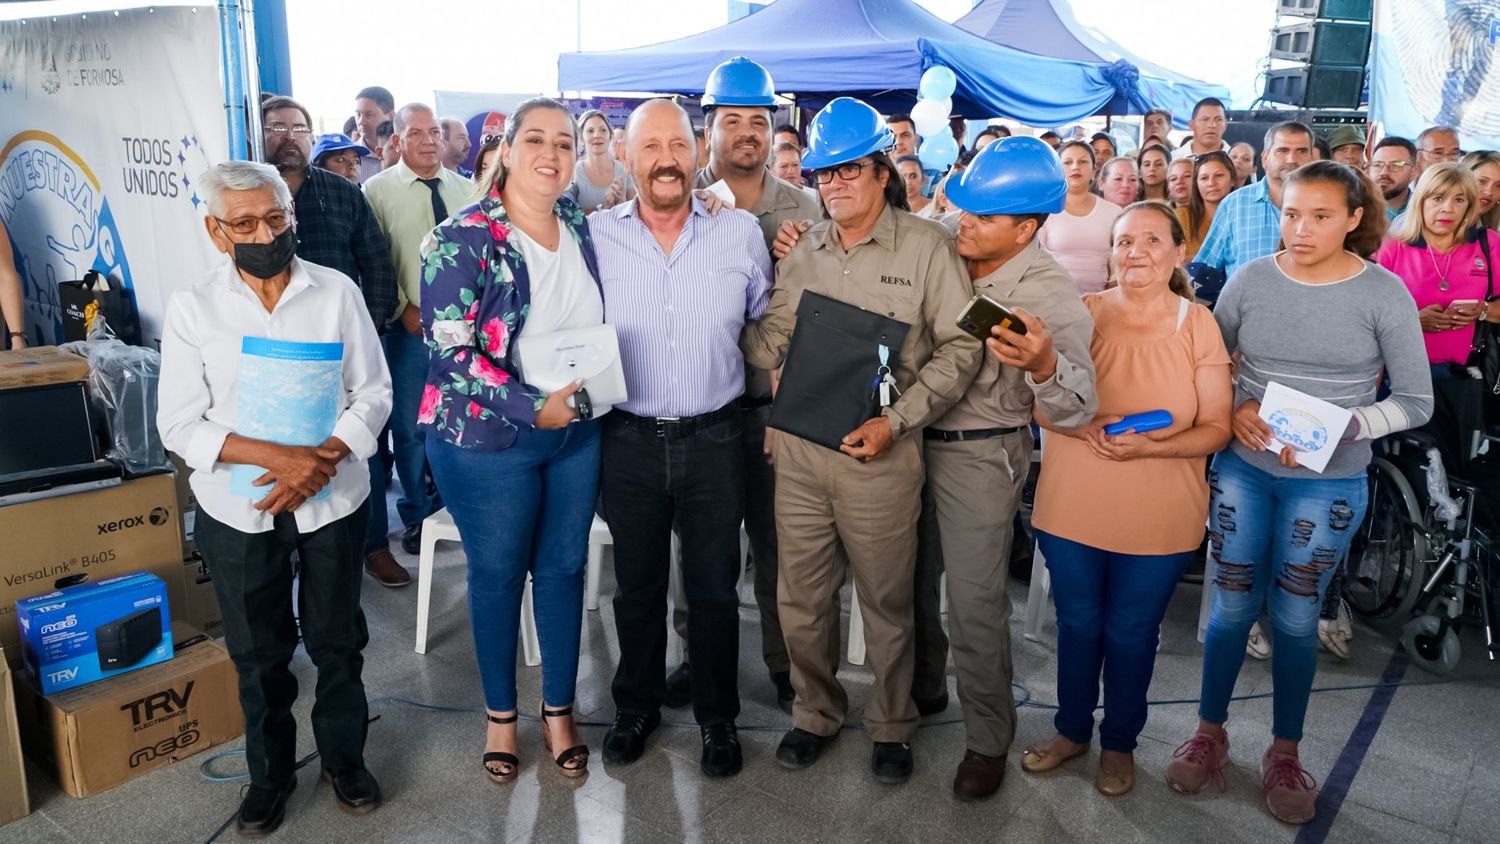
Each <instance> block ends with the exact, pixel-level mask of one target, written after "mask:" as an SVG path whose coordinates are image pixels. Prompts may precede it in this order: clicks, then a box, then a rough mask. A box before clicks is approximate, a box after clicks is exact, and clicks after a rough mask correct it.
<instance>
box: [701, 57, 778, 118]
mask: <svg viewBox="0 0 1500 844" xmlns="http://www.w3.org/2000/svg"><path fill="white" fill-rule="evenodd" d="M701 103H702V105H703V107H704V108H712V107H714V106H756V107H764V108H775V107H776V86H775V85H773V84H771V74H770V72H769V71H767V70H766V69H765V68H763V67H761V66H760V65H759V64H756V63H755V62H753V61H750V60H749V59H747V58H745V57H744V56H735V57H734V58H732V59H730V60H729V61H727V62H724V63H723V64H721V65H719V66H718V67H716V68H714V69H713V71H712V72H711V73H709V74H708V82H707V83H706V84H704V86H703V99H702V101H701Z"/></svg>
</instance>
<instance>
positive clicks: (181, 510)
mask: <svg viewBox="0 0 1500 844" xmlns="http://www.w3.org/2000/svg"><path fill="white" fill-rule="evenodd" d="M167 457H169V458H170V459H171V460H172V468H173V469H175V470H176V472H177V520H178V523H179V524H181V525H182V528H181V529H182V559H183V561H184V562H186V561H188V560H190V559H192V558H193V555H194V554H197V553H198V546H197V545H194V544H193V522H194V519H195V517H196V516H197V514H198V497H197V496H196V495H193V487H192V485H191V484H190V483H189V481H190V480H191V478H192V476H193V470H192V469H189V468H188V465H187V464H186V463H184V462H183V460H182V458H181V457H178V456H177V455H176V454H173V453H172V452H170V451H169V452H167Z"/></svg>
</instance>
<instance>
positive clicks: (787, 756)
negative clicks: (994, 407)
mask: <svg viewBox="0 0 1500 844" xmlns="http://www.w3.org/2000/svg"><path fill="white" fill-rule="evenodd" d="M893 143H894V138H893V136H892V134H891V132H890V130H889V129H888V128H886V125H885V121H884V120H882V119H881V117H880V115H879V114H878V113H876V111H875V110H874V109H873V108H871V107H870V106H869V105H867V104H865V103H863V102H860V101H859V100H855V99H851V98H848V97H840V98H838V99H836V100H834V101H832V102H830V103H829V104H828V105H827V106H826V107H824V109H823V110H822V111H820V112H819V113H818V115H817V116H816V117H815V118H813V121H812V124H811V131H810V133H809V141H808V148H807V152H806V154H805V156H804V158H803V163H804V165H806V166H807V167H808V168H809V169H811V170H812V171H813V172H814V174H815V175H816V177H817V178H816V181H817V183H818V191H819V193H820V195H821V196H822V199H823V204H824V207H825V208H826V209H827V213H828V216H829V218H830V219H828V220H824V221H820V222H818V223H815V224H813V225H812V226H811V227H810V228H809V229H808V230H807V231H806V233H805V234H803V235H802V237H801V238H800V240H799V242H798V244H797V246H796V247H795V248H793V249H792V251H791V252H790V253H789V254H788V255H787V256H786V257H785V258H783V259H782V260H781V262H780V263H779V264H778V265H777V268H776V285H775V287H774V288H773V289H772V291H771V302H770V305H769V306H768V308H767V310H766V314H765V316H764V317H763V318H762V319H761V320H760V322H759V323H755V324H752V325H748V326H746V331H745V335H744V338H743V340H742V345H743V347H744V349H745V352H746V358H747V360H748V361H749V363H751V364H752V365H754V366H759V367H762V368H764V369H776V368H777V367H780V366H781V365H782V364H783V362H786V364H787V371H786V373H785V374H784V376H783V381H782V385H781V388H780V392H779V394H778V399H777V405H776V407H775V408H774V409H773V419H777V418H781V414H782V413H788V414H790V413H791V412H792V411H790V410H786V408H789V407H792V406H793V405H792V402H793V401H799V400H803V401H805V399H803V398H802V394H799V393H798V392H797V391H795V390H790V385H791V380H790V379H791V376H792V371H793V369H794V368H795V367H803V366H805V367H806V368H807V369H808V370H816V369H818V368H819V365H820V362H819V360H816V359H814V360H808V359H806V358H802V357H799V354H800V353H799V352H797V350H796V349H795V348H793V349H792V350H791V351H792V355H791V358H790V359H789V358H788V351H789V347H792V346H793V343H792V337H793V333H794V331H795V332H796V334H797V337H798V340H799V341H800V340H802V339H803V337H804V336H806V337H809V338H813V337H817V338H819V340H818V341H819V342H821V341H822V340H824V339H826V338H827V337H828V336H829V332H834V331H838V330H840V326H837V325H830V324H828V323H827V322H826V321H822V320H823V318H822V317H821V316H820V313H819V312H816V311H815V312H812V313H809V314H808V315H807V317H806V321H804V318H803V317H802V316H801V315H799V308H800V309H802V310H806V303H808V302H813V303H817V302H820V301H821V302H827V303H828V304H829V308H830V314H832V313H834V312H838V313H842V314H845V315H847V314H849V313H854V314H864V315H867V316H868V317H869V319H864V318H863V317H861V318H860V319H861V321H862V322H863V323H864V324H865V325H869V324H870V322H871V320H874V321H875V322H876V324H877V326H878V327H879V328H880V330H881V331H894V332H895V333H896V334H897V335H899V336H900V337H901V340H900V343H899V346H897V347H896V348H895V349H892V348H891V347H889V346H886V345H883V344H878V341H872V342H871V343H870V345H869V347H868V348H866V347H865V346H864V345H863V343H864V342H865V340H866V339H868V337H865V336H861V337H859V338H858V339H857V341H856V346H857V347H858V349H859V350H860V351H861V353H868V354H870V355H871V358H870V359H872V360H873V359H874V357H873V355H874V352H875V351H876V349H878V350H879V358H878V360H879V365H878V369H876V368H875V367H872V368H871V372H873V373H874V378H875V380H874V381H873V382H872V381H871V380H870V379H871V373H870V372H863V371H861V372H847V373H846V372H842V371H839V372H827V371H825V372H821V373H819V377H821V378H829V379H832V380H834V381H839V379H843V381H842V382H840V383H842V385H843V386H845V387H846V388H852V389H849V390H848V392H847V393H845V395H849V394H852V396H853V399H852V404H853V410H854V412H855V413H858V414H866V413H867V412H869V411H870V410H873V415H872V416H869V417H868V418H867V419H866V421H864V422H863V423H862V424H859V425H858V426H857V427H856V428H855V429H854V430H851V431H849V432H848V433H847V434H846V435H843V437H842V441H841V442H839V441H838V440H837V439H835V440H834V441H833V442H832V443H827V442H825V444H824V445H819V444H817V443H816V442H814V441H813V440H810V439H805V438H803V437H801V436H796V435H793V434H791V433H787V432H786V430H785V428H789V427H790V425H787V424H784V423H783V424H782V425H781V427H782V428H783V430H778V431H777V432H776V433H775V435H774V440H775V444H776V446H775V451H776V465H777V476H776V519H777V526H778V530H779V535H778V538H779V540H780V543H781V549H780V550H781V570H780V572H779V577H780V586H779V591H778V599H779V605H780V611H781V623H782V632H783V634H784V636H785V638H786V646H787V651H788V654H789V656H790V658H791V666H792V685H793V686H794V687H795V689H796V702H795V703H794V705H793V710H792V723H793V725H794V726H793V729H792V730H791V731H789V732H788V733H787V734H786V735H785V736H784V737H783V738H782V741H781V744H780V746H779V747H778V748H777V751H776V758H777V761H778V762H780V763H781V764H782V765H783V766H784V767H788V768H804V767H807V766H808V765H811V764H813V763H814V762H815V761H816V760H817V758H818V756H819V755H820V754H821V753H822V751H823V749H824V747H825V746H826V745H827V744H828V742H830V741H832V740H833V738H834V737H835V736H837V735H838V734H839V730H840V728H841V727H842V726H843V723H844V716H845V714H846V713H847V710H848V697H847V695H846V694H845V692H844V689H843V687H842V686H841V685H840V684H839V682H838V679H837V676H836V674H837V671H838V661H837V659H836V658H831V651H832V650H834V649H836V648H837V642H838V638H839V633H838V625H839V617H838V613H837V611H835V610H833V609H831V606H832V602H833V601H834V600H835V599H836V597H837V593H838V589H839V587H840V586H842V585H843V582H844V577H845V568H846V566H847V567H848V568H851V569H852V570H853V574H854V580H855V582H856V583H857V584H858V589H857V592H858V596H859V597H858V600H859V602H860V608H861V612H862V615H863V618H864V627H865V644H866V647H867V653H868V656H869V662H870V667H871V669H872V670H873V671H874V674H875V682H874V684H873V685H872V687H871V689H870V693H869V696H868V698H867V699H866V701H865V706H864V722H865V730H866V732H867V733H868V734H869V736H870V738H871V739H873V740H874V743H875V747H874V752H873V754H872V758H871V768H872V771H873V773H874V776H875V779H876V780H877V781H880V782H884V783H900V782H905V781H906V780H907V779H908V778H909V777H910V776H911V771H912V753H911V745H910V741H911V738H912V735H913V734H914V733H915V732H916V728H917V719H918V713H917V708H916V704H915V703H914V702H913V701H912V697H911V687H912V665H913V641H912V577H913V573H914V569H915V564H916V551H917V547H916V546H917V539H916V526H917V517H918V511H919V508H920V506H921V490H922V484H923V480H924V473H923V469H922V454H921V440H920V436H919V433H920V431H921V429H922V428H924V427H926V426H927V425H928V424H930V423H931V422H933V421H935V420H936V419H938V418H939V417H940V416H942V415H943V414H944V413H946V412H947V411H948V409H949V408H950V407H951V406H952V405H953V403H954V402H955V401H957V400H958V399H959V397H960V396H962V395H963V392H964V389H965V388H966V387H967V386H968V385H969V382H970V381H971V380H973V377H974V373H975V372H976V371H977V370H978V368H979V364H980V356H981V353H982V350H981V347H980V344H979V342H978V341H977V340H975V339H974V338H973V337H970V336H968V335H967V334H965V333H963V332H962V331H961V330H959V328H958V326H957V324H956V322H955V319H956V317H957V316H958V314H959V311H960V310H962V309H963V306H964V304H965V303H966V302H967V301H968V299H969V296H970V286H969V281H968V278H967V275H966V274H965V272H964V268H963V264H962V262H961V261H960V260H959V257H958V254H957V253H956V252H955V251H954V248H953V238H952V236H951V235H950V234H949V233H948V231H947V230H946V229H944V228H943V227H942V226H941V225H940V224H938V223H935V222H933V221H931V220H924V219H922V218H919V217H917V216H915V215H913V214H911V213H910V212H908V211H907V210H905V209H906V189H905V187H904V186H903V184H902V181H901V177H900V176H899V175H898V173H897V172H896V168H895V165H893V164H892V163H891V159H890V157H889V156H888V155H887V154H886V151H887V150H888V149H890V147H891V146H892V145H893ZM820 297H821V298H820ZM830 300H832V301H831V302H830ZM843 327H844V328H851V327H853V325H852V323H847V324H845V325H844V326H843ZM804 332H806V334H805V335H804ZM878 336H879V337H880V338H881V339H884V338H886V337H888V336H890V335H889V333H881V334H879V335H878ZM891 345H892V346H896V342H895V341H894V340H892V343H891ZM892 352H894V360H889V356H891V354H892ZM887 361H889V365H887ZM794 365H795V367H794ZM850 379H853V380H850ZM861 391H863V393H861ZM872 393H873V395H872ZM861 395H863V396H865V397H869V398H870V399H871V400H870V401H869V402H863V400H862V399H861V398H860V396H861ZM877 395H878V397H879V398H878V400H876V399H875V396H877ZM783 402H785V404H784V403H783ZM811 403H812V405H813V406H814V407H813V412H818V410H819V408H821V407H822V405H821V404H819V401H818V400H813V401H812V402H811ZM861 404H863V406H861ZM837 436H838V435H837V434H835V437H837ZM834 446H837V447H838V450H834ZM851 458H855V459H851ZM830 644H832V645H833V649H831V648H830V647H829V646H830Z"/></svg>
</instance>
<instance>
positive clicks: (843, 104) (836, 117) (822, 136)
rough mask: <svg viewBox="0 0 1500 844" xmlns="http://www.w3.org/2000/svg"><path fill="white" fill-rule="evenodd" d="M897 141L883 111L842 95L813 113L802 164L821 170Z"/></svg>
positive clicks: (882, 148)
mask: <svg viewBox="0 0 1500 844" xmlns="http://www.w3.org/2000/svg"><path fill="white" fill-rule="evenodd" d="M895 145H896V136H895V135H894V134H892V133H891V130H890V129H888V128H886V125H885V120H884V119H883V118H881V116H880V113H879V112H877V111H876V110H875V109H873V108H871V107H870V106H869V105H867V104H865V103H864V102H861V101H860V100H856V99H854V98H853V97H839V98H838V99H836V100H833V101H832V102H830V103H829V104H828V105H826V106H823V110H822V111H820V112H818V113H817V114H816V115H814V116H813V119H812V124H811V125H810V126H809V127H808V130H807V152H805V153H803V154H802V166H803V167H805V168H807V169H808V170H822V169H824V168H827V167H836V166H838V165H840V164H845V163H847V162H850V161H853V160H855V159H857V158H863V157H864V156H867V155H872V154H874V153H877V152H884V151H885V150H888V149H890V148H891V147H893V146H895Z"/></svg>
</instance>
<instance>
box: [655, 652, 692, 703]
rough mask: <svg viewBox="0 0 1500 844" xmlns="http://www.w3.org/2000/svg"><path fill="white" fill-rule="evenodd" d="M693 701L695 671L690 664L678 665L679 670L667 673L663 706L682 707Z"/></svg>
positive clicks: (662, 696) (662, 699) (662, 700)
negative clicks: (690, 667) (689, 666)
mask: <svg viewBox="0 0 1500 844" xmlns="http://www.w3.org/2000/svg"><path fill="white" fill-rule="evenodd" d="M692 702H693V672H692V671H691V670H690V669H689V668H688V664H687V663H686V662H684V663H683V664H681V665H679V666H677V670H676V671H673V672H672V673H671V674H668V675H667V687H666V690H665V691H663V692H662V694H661V703H662V706H666V707H669V708H672V709H681V708H682V707H684V706H687V705H688V704H690V703H692Z"/></svg>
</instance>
